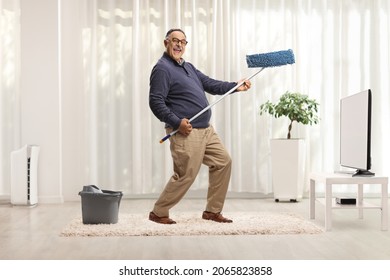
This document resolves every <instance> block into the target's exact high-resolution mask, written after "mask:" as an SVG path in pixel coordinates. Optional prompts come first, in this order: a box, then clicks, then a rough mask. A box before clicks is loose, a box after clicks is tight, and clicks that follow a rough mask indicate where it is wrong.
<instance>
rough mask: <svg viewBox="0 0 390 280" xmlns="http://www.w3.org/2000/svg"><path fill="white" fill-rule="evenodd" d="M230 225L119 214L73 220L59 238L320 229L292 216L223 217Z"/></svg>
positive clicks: (188, 215)
mask: <svg viewBox="0 0 390 280" xmlns="http://www.w3.org/2000/svg"><path fill="white" fill-rule="evenodd" d="M223 215H224V216H226V217H229V218H231V219H233V223H230V224H220V223H216V222H213V221H207V220H203V219H202V218H201V217H200V216H201V213H200V214H199V213H192V212H184V213H175V214H174V215H172V216H171V218H172V219H174V220H175V221H176V222H177V224H174V225H162V224H157V223H154V222H151V221H149V220H148V215H145V214H122V215H121V214H119V218H118V223H116V224H98V225H84V224H83V223H82V219H81V217H80V218H76V219H74V220H73V221H71V222H70V224H69V225H68V226H67V227H66V228H65V229H64V230H63V231H62V232H61V234H60V235H61V236H67V237H69V236H191V235H265V234H316V233H322V232H323V229H322V228H320V227H318V226H317V225H315V224H314V223H312V222H310V221H309V220H307V219H304V218H302V217H300V216H297V215H295V214H291V213H270V212H256V213H249V212H233V213H223Z"/></svg>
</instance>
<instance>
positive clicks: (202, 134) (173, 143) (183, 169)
mask: <svg viewBox="0 0 390 280" xmlns="http://www.w3.org/2000/svg"><path fill="white" fill-rule="evenodd" d="M171 131H172V130H169V131H168V130H167V133H170V132H171ZM169 140H170V148H171V154H172V159H173V169H174V174H173V175H172V177H171V178H170V179H169V181H168V182H167V184H166V185H165V188H164V190H163V191H162V193H161V195H160V197H159V198H158V200H157V201H156V203H155V205H154V208H153V212H154V213H155V214H156V215H157V216H159V217H166V216H169V210H170V209H171V208H172V207H173V206H175V205H176V204H177V203H178V202H179V201H180V200H181V199H182V198H183V196H184V195H185V194H186V192H187V191H188V189H189V188H190V187H191V185H192V183H193V182H194V181H195V179H196V176H197V175H198V172H199V170H200V167H201V165H202V164H205V165H206V166H208V167H209V187H208V192H207V204H206V209H205V210H206V211H209V212H213V213H219V212H221V211H222V208H223V205H224V202H225V198H226V193H227V190H228V186H229V181H230V174H231V165H232V160H231V158H230V155H229V154H228V152H227V151H226V149H225V147H224V146H223V144H222V142H221V140H220V139H219V137H218V135H217V134H216V132H215V130H214V128H213V127H212V126H210V127H208V128H203V129H193V130H192V131H191V133H190V135H188V136H183V135H182V134H180V133H176V134H175V135H173V136H171V137H170V138H169Z"/></svg>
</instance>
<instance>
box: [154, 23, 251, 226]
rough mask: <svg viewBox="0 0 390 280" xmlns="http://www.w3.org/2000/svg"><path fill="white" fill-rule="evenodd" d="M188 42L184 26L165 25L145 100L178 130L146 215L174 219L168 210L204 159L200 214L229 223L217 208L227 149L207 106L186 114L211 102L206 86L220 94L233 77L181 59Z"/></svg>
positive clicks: (169, 128)
mask: <svg viewBox="0 0 390 280" xmlns="http://www.w3.org/2000/svg"><path fill="white" fill-rule="evenodd" d="M187 44H188V42H187V39H186V35H185V33H184V31H183V30H181V29H171V30H169V31H168V32H167V34H166V36H165V39H164V46H165V48H166V51H165V52H164V54H163V56H162V57H161V58H160V59H159V61H158V62H157V64H156V65H155V66H154V67H153V70H152V72H151V75H150V91H149V105H150V108H151V110H152V112H153V113H154V115H155V116H156V117H157V118H158V119H159V120H160V121H162V122H164V123H165V128H166V131H167V133H170V132H172V131H173V130H176V129H179V131H178V133H176V134H175V135H173V136H172V137H170V138H169V140H170V149H171V154H172V159H173V168H174V174H173V175H172V177H171V178H170V179H169V181H168V182H167V184H166V186H165V188H164V190H163V192H162V193H161V195H160V197H159V198H158V200H157V201H156V203H155V205H154V208H153V210H152V212H150V213H149V219H150V220H151V221H154V222H157V223H161V224H175V223H176V222H175V221H174V220H172V219H170V218H169V210H170V209H171V208H172V207H173V206H175V205H176V204H177V203H178V202H179V201H180V200H181V199H182V198H183V196H184V195H185V194H186V192H187V191H188V189H189V188H190V187H191V185H192V183H193V182H194V180H195V179H196V176H197V175H198V172H199V170H200V167H201V165H202V164H205V165H206V166H208V167H209V187H208V193H207V204H206V209H205V211H204V212H203V215H202V218H203V219H206V220H212V221H215V222H220V223H231V222H232V220H230V219H227V218H225V217H224V216H222V214H221V211H222V208H223V205H224V202H225V198H226V193H227V190H228V185H229V180H230V174H231V158H230V155H229V154H228V152H227V151H226V149H225V147H224V146H223V144H222V143H221V140H220V138H219V137H218V135H217V133H216V132H215V130H214V128H213V127H212V126H211V125H210V123H209V121H210V117H211V110H208V111H206V112H205V113H203V114H202V115H200V116H199V117H198V118H196V119H195V120H193V121H192V122H191V123H190V122H189V119H190V118H191V117H192V116H194V115H196V114H197V113H198V112H199V111H201V110H202V109H203V108H205V107H207V106H208V105H209V104H208V100H207V98H206V95H205V92H208V93H210V94H218V95H222V94H224V93H226V92H227V91H229V90H230V89H232V88H233V87H234V86H236V85H237V83H235V82H225V81H218V80H214V79H211V78H209V77H208V76H206V75H204V74H203V73H201V72H200V71H199V70H197V69H196V68H195V67H194V66H193V65H192V64H191V63H189V62H186V61H184V59H183V57H182V56H183V54H184V52H185V49H186V46H187ZM241 81H243V80H240V81H239V82H241ZM250 86H251V83H250V81H248V80H245V81H244V83H243V85H242V86H240V87H239V88H238V89H237V91H245V90H248V89H249V88H250Z"/></svg>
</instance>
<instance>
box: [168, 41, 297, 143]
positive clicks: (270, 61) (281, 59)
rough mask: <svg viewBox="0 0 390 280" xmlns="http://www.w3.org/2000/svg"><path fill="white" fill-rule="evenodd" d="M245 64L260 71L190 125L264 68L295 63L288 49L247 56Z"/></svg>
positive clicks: (292, 54) (225, 94)
mask: <svg viewBox="0 0 390 280" xmlns="http://www.w3.org/2000/svg"><path fill="white" fill-rule="evenodd" d="M246 63H247V65H248V68H259V67H261V68H260V70H258V71H257V72H255V73H254V74H252V75H251V76H249V77H248V78H246V79H244V80H243V81H241V82H240V83H237V85H236V86H235V87H233V88H232V89H231V90H229V91H228V92H226V93H224V94H223V95H222V96H221V97H220V98H219V99H217V100H216V101H214V102H213V103H212V104H210V105H208V106H207V107H205V108H204V109H202V110H201V111H200V112H199V113H197V114H196V115H195V116H193V117H192V118H191V119H189V122H190V123H191V122H192V121H193V120H195V119H196V118H197V117H199V116H200V115H202V114H203V113H204V112H206V111H207V110H209V109H210V108H211V107H213V106H214V105H215V104H217V103H218V102H220V101H221V100H222V99H224V98H225V97H226V96H228V95H230V94H231V93H232V92H234V91H235V90H236V89H238V88H239V87H240V86H242V85H243V84H244V83H245V81H247V80H250V79H252V78H253V77H254V76H256V75H257V74H259V73H260V72H261V71H263V70H264V69H265V68H268V67H275V66H282V65H287V64H293V63H295V58H294V53H293V51H292V50H290V49H289V50H285V51H277V52H270V53H262V54H252V55H247V56H246ZM178 131H179V129H176V130H174V131H172V132H171V133H169V134H167V135H166V136H164V138H162V139H161V140H160V143H163V142H164V141H165V140H167V139H168V138H170V137H171V136H173V135H175V134H176V133H177V132H178Z"/></svg>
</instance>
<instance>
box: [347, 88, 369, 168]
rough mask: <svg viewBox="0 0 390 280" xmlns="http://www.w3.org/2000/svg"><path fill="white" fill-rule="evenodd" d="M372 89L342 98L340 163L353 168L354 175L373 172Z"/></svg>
mask: <svg viewBox="0 0 390 280" xmlns="http://www.w3.org/2000/svg"><path fill="white" fill-rule="evenodd" d="M371 107H372V94H371V90H370V89H368V90H364V91H362V92H359V93H356V94H353V95H350V96H347V97H344V98H341V99H340V165H341V166H343V167H347V168H353V169H355V170H356V171H355V172H354V173H353V174H352V176H374V175H375V173H373V172H371V171H370V169H371Z"/></svg>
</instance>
